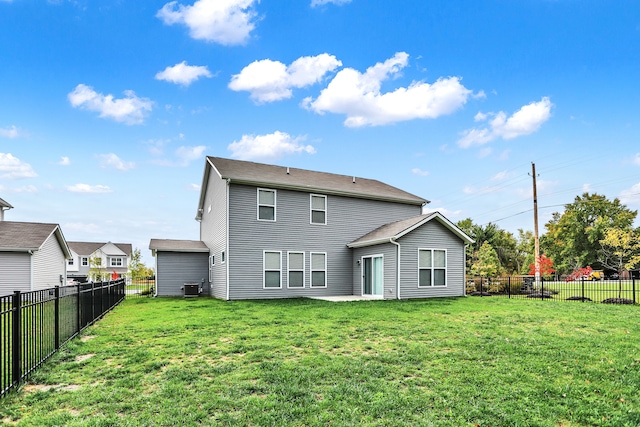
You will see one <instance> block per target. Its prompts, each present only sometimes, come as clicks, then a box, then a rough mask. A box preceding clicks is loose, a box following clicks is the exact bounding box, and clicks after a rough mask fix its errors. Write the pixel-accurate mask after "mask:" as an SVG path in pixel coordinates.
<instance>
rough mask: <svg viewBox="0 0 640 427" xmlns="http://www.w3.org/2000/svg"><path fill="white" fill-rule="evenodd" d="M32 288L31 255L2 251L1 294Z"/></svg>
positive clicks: (0, 255) (0, 269) (0, 266)
mask: <svg viewBox="0 0 640 427" xmlns="http://www.w3.org/2000/svg"><path fill="white" fill-rule="evenodd" d="M29 290H31V255H29V254H28V253H27V252H0V295H9V294H11V293H13V292H14V291H22V292H26V291H29Z"/></svg>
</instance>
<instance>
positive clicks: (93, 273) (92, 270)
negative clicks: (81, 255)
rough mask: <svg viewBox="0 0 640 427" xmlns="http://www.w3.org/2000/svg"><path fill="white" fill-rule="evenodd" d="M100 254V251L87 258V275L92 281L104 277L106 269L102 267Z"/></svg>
mask: <svg viewBox="0 0 640 427" xmlns="http://www.w3.org/2000/svg"><path fill="white" fill-rule="evenodd" d="M102 255H103V253H102V251H100V252H99V253H98V254H96V256H94V257H90V258H89V277H90V278H91V280H93V281H101V280H104V278H105V275H106V270H105V269H103V265H102Z"/></svg>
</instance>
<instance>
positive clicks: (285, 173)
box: [198, 156, 429, 218]
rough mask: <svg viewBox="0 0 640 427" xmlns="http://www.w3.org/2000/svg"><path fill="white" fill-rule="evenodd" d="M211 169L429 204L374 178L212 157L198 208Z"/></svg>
mask: <svg viewBox="0 0 640 427" xmlns="http://www.w3.org/2000/svg"><path fill="white" fill-rule="evenodd" d="M212 171H213V173H215V174H217V175H218V176H219V177H220V178H221V179H226V180H229V181H230V182H232V183H236V184H247V185H255V186H262V187H270V188H283V189H290V190H297V191H305V192H317V193H321V194H334V195H341V196H347V197H357V198H364V199H373V200H385V201H392V202H397V203H406V204H412V205H417V206H422V205H424V204H425V203H429V201H428V200H426V199H423V198H422V197H418V196H416V195H414V194H411V193H409V192H406V191H404V190H401V189H399V188H396V187H393V186H391V185H389V184H385V183H383V182H380V181H377V180H374V179H367V178H359V177H354V176H348V175H338V174H333V173H327V172H316V171H310V170H306V169H297V168H290V167H284V166H276V165H268V164H263V163H255V162H247V161H242V160H232V159H225V158H221V157H210V156H209V157H207V159H206V162H205V171H204V175H203V180H202V187H201V193H200V203H199V206H198V208H199V209H202V208H203V204H204V197H205V194H206V189H207V184H208V181H209V176H210V174H211V173H212ZM199 217H200V214H198V218H199Z"/></svg>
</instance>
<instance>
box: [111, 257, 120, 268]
mask: <svg viewBox="0 0 640 427" xmlns="http://www.w3.org/2000/svg"><path fill="white" fill-rule="evenodd" d="M122 265H123V262H122V258H109V267H122Z"/></svg>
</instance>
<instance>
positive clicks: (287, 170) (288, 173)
mask: <svg viewBox="0 0 640 427" xmlns="http://www.w3.org/2000/svg"><path fill="white" fill-rule="evenodd" d="M287 175H289V166H287Z"/></svg>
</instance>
